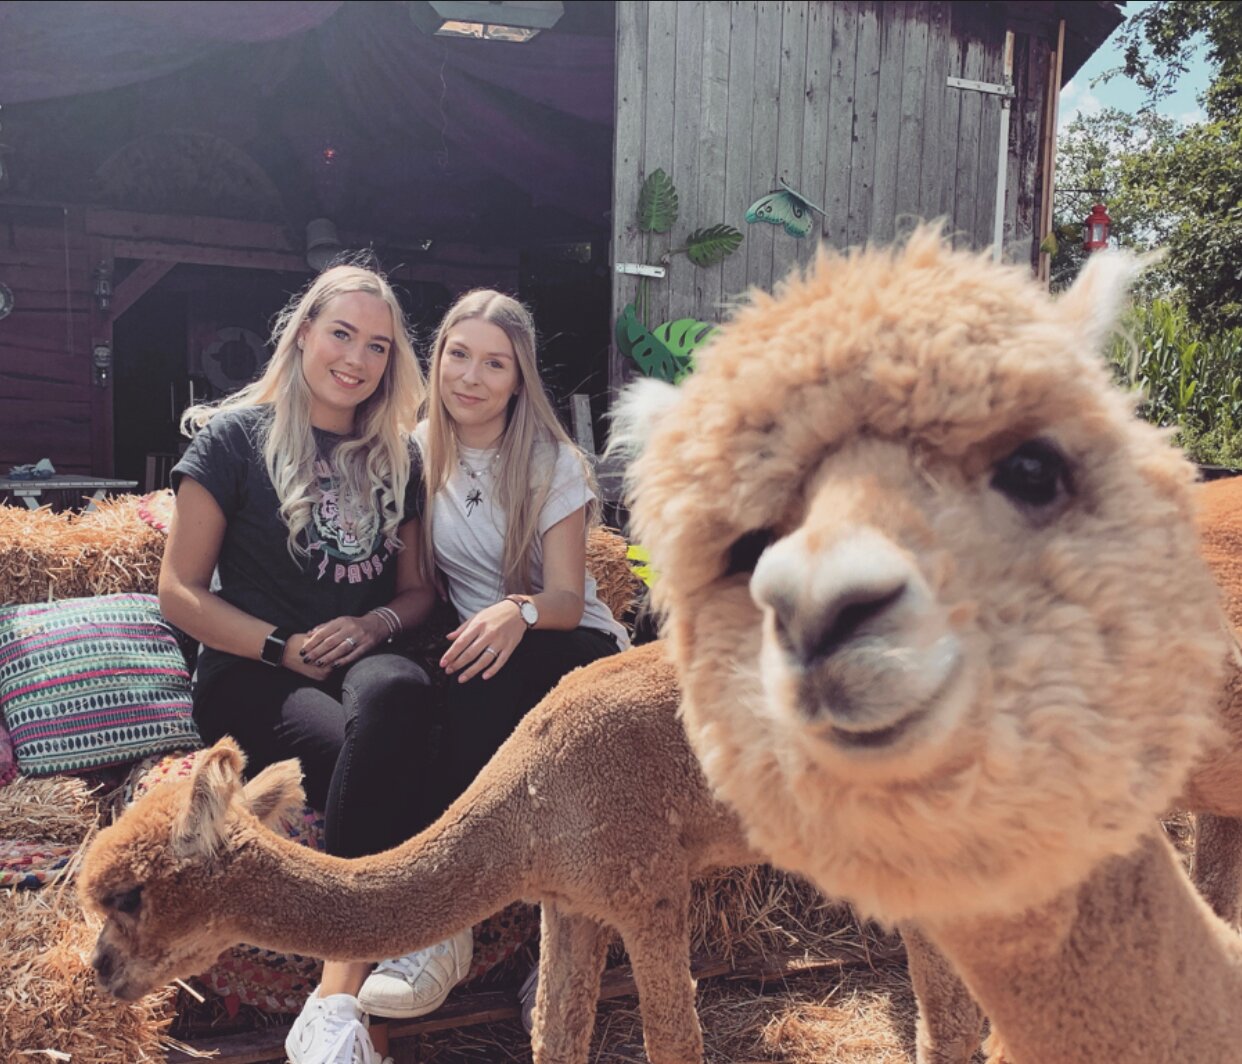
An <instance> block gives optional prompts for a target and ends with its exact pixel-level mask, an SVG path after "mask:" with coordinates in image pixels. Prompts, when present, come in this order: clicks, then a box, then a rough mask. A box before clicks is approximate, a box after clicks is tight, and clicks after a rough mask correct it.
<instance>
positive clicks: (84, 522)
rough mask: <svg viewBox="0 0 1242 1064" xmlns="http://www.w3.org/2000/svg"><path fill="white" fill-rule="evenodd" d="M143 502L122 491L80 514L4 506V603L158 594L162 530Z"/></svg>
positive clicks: (0, 524) (0, 580) (0, 512)
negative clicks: (145, 514)
mask: <svg viewBox="0 0 1242 1064" xmlns="http://www.w3.org/2000/svg"><path fill="white" fill-rule="evenodd" d="M141 501H142V500H141V497H140V496H137V495H118V496H116V497H115V498H112V499H105V500H104V501H103V502H101V503H99V504H98V505H97V507H96V509H94V510H92V511H90V512H88V513H82V514H73V513H53V512H52V511H51V510H49V509H46V508H44V509H40V510H24V509H19V508H17V507H15V506H0V603H5V604H13V603H17V604H23V603H29V602H45V601H47V600H49V599H53V598H56V599H68V598H85V597H87V596H89V595H110V594H115V593H118V592H122V591H129V592H140V593H144V594H149V595H153V594H155V591H156V586H157V584H158V582H159V573H160V561H161V559H162V558H163V556H164V535H163V533H162V532H160V531H158V530H157V529H155V528H152V527H151V526H150V525H149V524H147V523H146V522H144V521H143V520H142V519H141V517H140V516H139V507H140V504H141Z"/></svg>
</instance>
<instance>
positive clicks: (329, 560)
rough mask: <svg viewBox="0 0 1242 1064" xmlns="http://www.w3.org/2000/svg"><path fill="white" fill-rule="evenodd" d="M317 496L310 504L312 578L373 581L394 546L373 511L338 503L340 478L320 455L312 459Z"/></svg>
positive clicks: (357, 582) (333, 580)
mask: <svg viewBox="0 0 1242 1064" xmlns="http://www.w3.org/2000/svg"><path fill="white" fill-rule="evenodd" d="M315 477H316V479H317V480H318V482H319V484H318V486H319V498H318V500H316V502H315V504H314V505H313V506H312V507H311V528H312V529H313V530H314V531H313V534H312V536H313V540H314V541H313V542H312V543H311V544H310V546H309V550H310V553H311V558H312V560H313V559H315V558H316V556H317V555H322V556H321V557H319V560H318V566H317V567H316V573H315V578H316V579H317V580H323V579H324V578H325V577H330V578H331V580H332V582H333V583H336V584H340V583H344V582H349V583H351V584H360V583H362V582H363V581H367V580H374V579H375V578H376V577H378V576H379V575H380V573H382V572H383V571H384V567H385V566H386V565H387V564H388V563H389V562H390V561H391V560H392V556H393V551H394V550H395V547H396V545H395V544H394V543H393V542H392V541H385V540H384V538H383V535H382V533H381V531H380V527H379V519H378V517H377V516H376V515H375V514H367V513H362V512H360V511H359V509H358V507H357V506H356V505H352V504H347V505H344V506H342V505H341V494H340V480H339V478H338V477H337V475H336V470H335V469H334V468H333V467H332V465H331V464H330V463H329V462H327V461H325V460H324V459H323V458H317V459H316V460H315Z"/></svg>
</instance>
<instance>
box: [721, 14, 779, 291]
mask: <svg viewBox="0 0 1242 1064" xmlns="http://www.w3.org/2000/svg"><path fill="white" fill-rule="evenodd" d="M712 6H713V7H715V6H716V5H714V4H713V5H712ZM729 15H730V33H729V84H728V89H729V102H728V116H727V119H726V133H725V159H724V215H723V219H722V220H724V221H728V222H731V223H732V224H733V225H736V226H737V227H738V228H739V229H740V230H741V231H742V246H741V247H740V248H738V249H737V251H735V252H734V253H733V254H732V255H731V256H730V257H729V258H727V259H725V261H724V262H723V263H722V264H721V267H720V289H721V299H722V301H724V302H725V303H728V302H730V301H732V300H734V299H736V298H737V297H738V296H740V295H741V294H742V293H743V292H745V291H746V286H747V266H746V264H747V257H748V255H749V254H750V247H751V244H752V242H753V241H754V239H755V236H756V233H755V230H756V228H758V227H757V226H754V225H748V224H747V223H746V221H745V218H746V208H747V207H749V206H750V205H751V203H753V202H754V201H755V200H756V199H757V198H758V195H759V193H758V192H757V191H756V190H755V187H754V184H753V183H752V181H751V177H750V171H751V134H752V129H753V125H754V115H755V35H756V9H755V2H754V0H733V2H732V3H731V4H730V5H729ZM765 191H766V189H765Z"/></svg>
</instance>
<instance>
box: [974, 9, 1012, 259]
mask: <svg viewBox="0 0 1242 1064" xmlns="http://www.w3.org/2000/svg"><path fill="white" fill-rule="evenodd" d="M1004 53H1005V27H1004V25H1003V24H1002V23H1001V22H1000V21H999V20H996V21H993V22H991V23H989V25H988V32H987V36H986V37H985V38H984V51H983V69H982V71H981V72H980V80H982V81H986V82H988V83H989V84H993V85H999V84H1000V83H1001V81H1002V80H1004V76H1005V73H1004V59H1005V56H1004ZM975 95H980V94H979V93H976V94H975ZM981 102H982V108H981V113H980V117H979V174H978V177H977V179H976V184H975V189H976V192H975V223H974V241H975V246H976V247H980V248H985V247H988V246H990V245H991V243H992V228H993V222H994V220H995V217H996V192H997V181H998V178H999V174H998V171H997V148H998V146H999V144H1000V127H1001V117H1000V116H1001V106H1000V99H999V97H996V96H983V98H982V101H981ZM1010 133H1011V135H1012V129H1011V130H1010Z"/></svg>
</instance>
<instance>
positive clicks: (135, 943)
mask: <svg viewBox="0 0 1242 1064" xmlns="http://www.w3.org/2000/svg"><path fill="white" fill-rule="evenodd" d="M244 763H245V761H244V758H243V756H242V753H241V751H240V750H239V749H238V748H237V746H236V744H234V743H233V741H232V740H231V739H222V740H221V741H220V742H218V743H217V744H216V745H215V746H214V747H212V748H211V749H210V750H208V751H207V752H206V753H204V754H203V755H202V756H201V757H200V758H199V760H198V762H197V764H196V765H195V767H194V772H193V774H192V775H191V777H190V779H188V780H182V781H178V782H175V783H168V784H165V785H163V786H159V787H156V788H155V789H154V790H152V791H151V793H149V794H147V795H146V796H145V797H143V798H142V799H141V800H140V801H139V802H137V803H136V804H135V805H134V806H133V808H132V809H130V810H128V811H127V812H126V813H125V815H124V816H122V817H121V818H120V820H118V821H117V823H115V824H113V825H112V826H111V827H109V828H106V829H105V830H103V831H101V832H100V833H99V835H98V837H97V838H96V839H95V840H94V842H92V843H91V845H90V847H89V849H88V850H87V852H86V856H85V858H84V859H83V862H82V871H81V874H80V876H79V879H78V893H79V896H80V898H81V900H82V905H83V908H84V909H86V910H87V911H90V912H94V913H96V914H98V915H100V916H102V917H103V927H102V929H101V930H100V932H99V939H98V941H97V942H96V945H95V953H94V956H93V957H92V958H91V963H92V965H93V966H94V968H95V973H96V977H97V979H98V981H99V985H100V986H101V987H102V988H103V989H104V990H107V991H108V992H109V993H111V994H114V995H115V996H116V997H119V998H124V999H125V1000H128V1001H132V1000H134V999H136V998H139V997H142V995H143V994H147V993H149V992H150V991H152V990H154V989H156V988H157V987H160V986H163V985H164V984H165V983H167V982H168V981H169V980H171V979H174V978H176V977H178V976H188V975H194V974H196V973H198V972H202V971H205V970H206V969H208V968H210V967H211V966H212V964H214V963H215V960H216V958H217V957H218V956H219V955H220V953H221V951H222V950H224V949H227V948H228V947H229V946H232V945H235V944H236V943H237V942H238V941H239V939H238V937H237V934H236V928H235V925H234V922H233V921H232V919H231V918H230V915H229V914H230V913H231V912H235V911H236V909H237V905H240V904H244V898H239V897H238V896H237V892H238V890H239V888H244V885H245V884H244V882H242V883H239V882H238V881H237V878H231V877H230V872H231V871H233V870H234V865H235V851H236V848H237V842H238V836H239V834H241V833H244V832H245V831H247V830H254V829H255V828H257V827H258V825H257V823H256V819H255V818H256V817H257V818H258V820H259V821H262V822H263V823H266V824H269V825H274V824H276V823H277V822H278V821H279V820H280V819H281V818H282V817H284V816H285V815H287V814H288V813H289V812H291V811H292V810H293V809H295V808H296V807H298V806H300V805H301V804H303V802H304V801H305V798H304V796H303V793H302V785H301V782H300V781H301V769H300V767H299V766H298V763H297V762H296V761H282V762H281V763H280V764H277V765H272V766H270V767H269V768H266V769H264V770H263V771H262V772H261V773H259V774H258V775H257V776H256V777H255V778H254V779H253V780H251V781H250V782H249V783H247V784H246V785H245V786H244V787H243V786H242V782H241V770H242V767H243V765H244ZM260 889H272V885H270V884H269V885H267V886H262V887H261V888H260ZM234 901H235V902H236V903H237V904H231V902H234Z"/></svg>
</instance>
